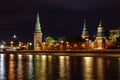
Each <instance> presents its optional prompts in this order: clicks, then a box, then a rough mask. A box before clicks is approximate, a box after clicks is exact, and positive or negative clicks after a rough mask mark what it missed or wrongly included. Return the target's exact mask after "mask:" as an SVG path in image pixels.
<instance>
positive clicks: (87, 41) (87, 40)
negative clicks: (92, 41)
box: [85, 38, 89, 50]
mask: <svg viewBox="0 0 120 80" xmlns="http://www.w3.org/2000/svg"><path fill="white" fill-rule="evenodd" d="M85 40H86V43H87V47H86V48H87V50H88V47H89V39H88V38H86V39H85Z"/></svg>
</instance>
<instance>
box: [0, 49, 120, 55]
mask: <svg viewBox="0 0 120 80" xmlns="http://www.w3.org/2000/svg"><path fill="white" fill-rule="evenodd" d="M0 53H31V54H32V53H51V54H52V53H119V54H120V49H106V50H70V51H65V50H42V51H34V50H19V51H0Z"/></svg>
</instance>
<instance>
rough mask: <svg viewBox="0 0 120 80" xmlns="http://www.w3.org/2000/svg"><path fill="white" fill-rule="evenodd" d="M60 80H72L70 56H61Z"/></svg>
mask: <svg viewBox="0 0 120 80" xmlns="http://www.w3.org/2000/svg"><path fill="white" fill-rule="evenodd" d="M59 80H70V63H69V56H59Z"/></svg>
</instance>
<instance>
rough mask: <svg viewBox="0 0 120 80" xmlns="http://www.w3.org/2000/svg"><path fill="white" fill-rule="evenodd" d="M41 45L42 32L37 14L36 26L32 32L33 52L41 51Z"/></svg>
mask: <svg viewBox="0 0 120 80" xmlns="http://www.w3.org/2000/svg"><path fill="white" fill-rule="evenodd" d="M41 44H42V31H41V25H40V19H39V14H38V13H37V18H36V25H35V31H34V50H41Z"/></svg>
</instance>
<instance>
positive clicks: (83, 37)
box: [81, 19, 89, 39]
mask: <svg viewBox="0 0 120 80" xmlns="http://www.w3.org/2000/svg"><path fill="white" fill-rule="evenodd" d="M81 37H82V39H88V38H89V35H88V31H87V26H86V20H85V19H84V25H83V31H82V35H81Z"/></svg>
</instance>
